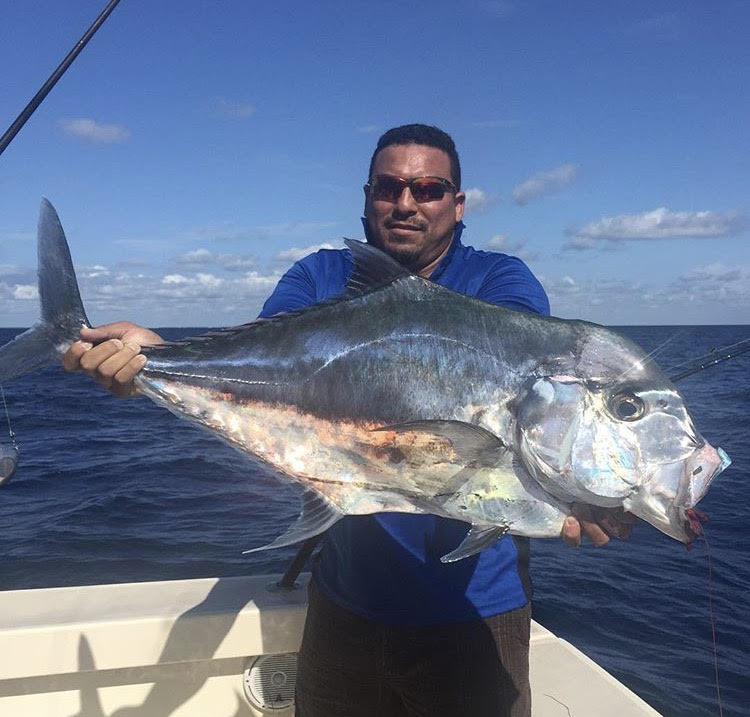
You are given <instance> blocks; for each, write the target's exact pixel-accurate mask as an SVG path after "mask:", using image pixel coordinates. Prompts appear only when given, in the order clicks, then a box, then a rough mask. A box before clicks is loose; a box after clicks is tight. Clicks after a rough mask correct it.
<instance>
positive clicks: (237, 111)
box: [214, 97, 255, 119]
mask: <svg viewBox="0 0 750 717" xmlns="http://www.w3.org/2000/svg"><path fill="white" fill-rule="evenodd" d="M214 107H215V109H216V111H217V112H218V113H219V114H220V115H223V116H224V117H233V118H235V119H247V118H248V117H252V116H253V115H254V114H255V107H254V106H253V105H251V104H250V103H249V102H233V101H232V100H227V99H225V98H223V97H222V98H220V99H218V100H216V104H215V105H214Z"/></svg>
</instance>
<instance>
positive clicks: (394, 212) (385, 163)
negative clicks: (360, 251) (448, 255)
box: [365, 144, 465, 272]
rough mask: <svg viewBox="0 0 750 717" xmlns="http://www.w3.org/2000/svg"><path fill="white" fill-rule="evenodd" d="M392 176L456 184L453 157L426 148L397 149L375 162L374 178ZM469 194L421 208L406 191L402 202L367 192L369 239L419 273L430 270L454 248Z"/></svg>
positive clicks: (386, 151)
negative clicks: (440, 178) (466, 197)
mask: <svg viewBox="0 0 750 717" xmlns="http://www.w3.org/2000/svg"><path fill="white" fill-rule="evenodd" d="M378 174H390V175H393V176H396V177H402V178H403V179H412V178H414V177H443V178H445V179H448V180H451V162H450V158H449V157H448V155H447V154H446V153H445V152H443V150H441V149H437V148H436V147H427V146H425V145H421V144H392V145H390V146H388V147H386V148H385V149H382V150H381V151H380V152H378V154H377V155H376V157H375V163H374V164H373V168H372V175H373V177H374V176H376V175H378ZM464 199H465V195H464V193H463V192H457V193H456V194H453V193H452V192H446V193H445V194H444V195H443V198H442V199H439V200H436V201H432V202H422V203H421V204H419V203H417V202H416V201H415V200H414V197H413V196H412V194H411V191H410V189H409V187H406V188H405V189H404V191H403V192H401V196H400V197H399V198H398V201H396V202H388V201H382V200H378V199H373V198H372V197H371V196H370V195H369V192H368V191H367V189H366V188H365V218H366V219H367V225H368V228H369V240H370V242H371V243H372V244H374V245H375V246H376V247H378V248H379V249H382V250H383V251H385V252H387V253H388V254H390V255H391V256H392V257H393V258H394V259H396V260H397V261H398V262H400V263H401V264H403V265H404V266H406V267H408V268H409V269H411V270H412V271H414V272H419V271H420V270H422V269H424V268H425V267H429V266H430V265H431V264H432V263H433V262H434V261H435V260H436V259H437V258H438V257H439V256H440V255H441V254H443V252H444V251H445V250H446V249H447V248H448V246H449V245H450V243H451V239H452V238H453V230H454V228H455V226H456V222H458V221H459V220H460V219H461V217H462V216H463V214H464Z"/></svg>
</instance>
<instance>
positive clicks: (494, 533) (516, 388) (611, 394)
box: [0, 203, 728, 560]
mask: <svg viewBox="0 0 750 717" xmlns="http://www.w3.org/2000/svg"><path fill="white" fill-rule="evenodd" d="M61 242H62V243H63V244H65V238H64V235H63V234H62V228H61V227H60V225H59V220H57V216H56V214H54V209H52V207H51V205H49V204H48V203H43V205H42V217H41V218H40V247H43V246H46V245H47V244H53V245H59V244H60V243H61ZM349 246H350V249H351V250H352V253H353V256H354V261H355V271H354V274H353V277H352V279H351V281H350V284H349V290H348V294H347V296H345V297H343V298H342V299H341V300H339V301H334V302H326V303H324V304H320V305H317V306H315V307H312V308H310V309H307V310H305V311H301V312H296V313H292V314H286V315H282V316H278V317H275V318H273V319H269V320H261V321H256V322H254V323H251V324H248V325H245V326H242V327H237V328H233V329H226V330H223V331H219V332H214V333H211V334H207V335H204V336H200V337H196V338H193V339H188V340H185V341H179V342H175V343H171V344H165V345H162V346H156V347H151V348H148V349H146V350H145V353H146V354H147V357H148V362H147V364H146V367H145V368H144V370H143V371H142V372H141V374H140V375H139V377H138V378H137V385H138V387H139V389H140V390H141V391H142V392H143V393H144V394H146V395H147V396H149V397H150V398H152V399H153V400H154V401H156V402H157V403H159V404H161V405H163V406H165V407H166V408H168V409H169V410H171V411H172V412H174V413H175V414H177V415H179V416H180V417H182V418H187V419H189V420H191V421H193V422H195V423H197V424H199V425H201V426H202V427H204V428H206V429H208V430H210V431H211V432H213V433H215V434H216V435H218V436H220V437H221V438H222V439H224V440H225V441H227V442H229V443H230V444H231V445H233V446H235V447H237V448H238V449H240V450H241V451H243V452H244V453H246V454H247V455H249V456H250V457H251V458H253V459H255V460H257V461H259V462H260V463H262V464H264V465H266V466H270V467H271V468H273V469H274V470H275V471H276V472H278V473H279V474H281V475H283V476H285V477H287V478H289V479H291V480H293V481H295V482H297V483H299V484H301V485H302V486H303V487H304V489H305V491H306V492H305V496H304V510H303V513H302V515H301V517H300V519H299V520H298V522H297V523H296V524H295V525H294V526H293V527H292V529H291V530H290V531H289V532H288V533H287V534H285V535H284V536H282V537H281V538H279V539H277V540H276V541H274V542H273V543H271V545H270V546H266V547H271V546H278V545H286V544H290V543H292V542H296V541H297V540H301V539H303V538H305V537H309V536H310V535H314V534H316V533H319V532H321V531H322V530H325V529H326V528H327V527H328V526H330V525H332V524H333V523H334V522H335V521H336V520H338V519H339V518H340V517H341V516H342V515H345V514H366V513H373V512H378V511H399V512H429V513H434V514H436V515H441V516H445V517H451V518H458V519H460V520H464V521H466V522H467V523H470V524H471V525H472V528H471V530H470V531H469V533H468V535H467V538H466V539H465V540H464V542H463V543H462V544H461V546H459V547H457V549H456V550H455V551H453V552H452V553H450V554H449V555H448V556H445V558H444V559H446V560H455V559H459V558H461V557H464V556H466V555H470V554H472V553H474V552H477V551H478V550H481V549H482V548H483V547H486V546H487V545H489V544H491V543H492V542H493V541H494V540H496V539H497V538H498V537H499V536H501V535H502V534H504V533H506V532H510V533H514V534H518V535H528V536H538V537H543V536H556V535H559V533H560V530H561V527H562V521H563V520H564V518H565V516H566V515H567V514H568V513H569V511H570V503H572V502H574V501H577V502H585V503H589V504H592V505H598V506H609V507H614V506H622V507H623V508H625V509H627V510H630V511H631V512H633V513H635V514H636V515H638V516H639V517H642V518H643V519H644V520H647V521H648V522H650V523H651V524H653V525H655V526H656V527H657V528H659V529H660V530H662V531H663V532H665V533H667V534H668V535H671V536H673V537H675V538H677V539H679V540H682V541H684V542H690V541H691V540H692V539H693V538H694V537H695V534H696V532H697V531H696V529H695V527H694V525H693V523H694V520H692V519H691V514H690V511H691V510H692V509H693V508H694V506H695V504H696V503H697V501H698V500H700V498H701V497H702V496H703V494H704V493H705V491H706V489H707V487H708V484H709V483H710V482H711V480H712V479H713V478H714V477H715V475H717V474H718V473H719V472H720V471H721V470H722V469H723V468H724V467H726V465H728V459H727V458H726V456H725V455H724V454H723V452H721V450H720V449H719V450H718V451H717V450H716V449H714V448H713V447H711V446H710V445H708V444H707V443H706V441H705V440H704V439H703V438H702V437H701V436H700V434H699V433H698V431H697V430H696V428H695V426H694V425H693V422H692V419H691V418H690V416H689V414H688V412H687V409H686V408H685V405H684V401H683V399H682V397H681V396H680V394H679V392H678V391H677V389H676V388H675V387H674V386H673V385H672V384H671V383H670V382H669V381H668V379H667V378H666V377H665V376H664V375H663V374H662V373H661V371H660V370H659V368H658V367H657V366H656V364H655V363H654V362H653V361H652V360H651V359H650V358H649V357H648V356H646V355H645V354H644V352H643V351H642V350H641V349H640V348H639V347H638V346H636V345H635V344H634V343H633V342H631V341H629V340H628V339H626V338H624V337H622V336H620V335H618V334H616V333H615V332H613V331H611V330H609V329H606V328H604V327H601V326H597V325H594V324H589V323H586V322H581V321H565V320H561V319H555V318H547V317H540V316H537V315H534V314H527V313H522V312H515V311H511V310H509V309H506V308H502V307H498V306H495V305H492V304H487V303H485V302H482V301H479V300H476V299H472V298H468V297H465V296H461V295H459V294H456V293H454V292H452V291H449V290H447V289H445V288H443V287H440V286H438V285H436V284H434V283H432V282H430V281H428V280H425V279H423V278H420V277H418V276H415V275H412V274H410V273H408V272H407V271H406V270H405V269H403V267H401V266H400V265H398V264H397V263H396V262H395V261H393V260H392V259H391V258H390V257H388V256H386V255H384V254H382V253H381V252H379V251H377V250H376V249H374V248H373V247H370V246H368V245H364V244H360V243H358V242H350V243H349ZM65 248H66V251H67V246H66V247H65ZM44 251H45V250H43V249H40V256H41V254H42V253H44ZM65 253H66V252H63V251H61V250H59V249H57V250H56V256H57V257H59V256H63V255H65ZM68 256H69V255H68ZM47 263H49V262H47ZM58 275H59V276H62V277H63V278H64V279H65V281H66V282H67V283H68V284H70V277H71V276H72V277H73V279H72V281H73V284H75V279H74V275H73V273H72V265H71V266H70V268H69V269H65V270H64V271H63V272H58ZM42 281H44V282H45V284H49V285H53V284H54V279H53V278H51V277H49V276H47V275H46V273H45V276H44V277H42V273H41V272H40V284H41V282H42ZM47 293H48V294H49V292H47ZM62 295H63V296H64V297H65V302H67V303H65V305H64V306H63V307H59V306H58V307H57V308H56V309H54V308H53V307H50V306H47V307H46V308H45V307H44V295H42V299H43V312H42V313H43V317H46V316H48V315H50V314H55V313H57V314H60V313H62V314H64V315H65V317H67V318H66V320H65V321H58V323H60V324H63V325H65V326H69V325H70V323H71V319H70V316H72V317H73V319H72V322H73V323H75V322H76V320H78V321H81V320H82V321H85V314H84V312H83V308H82V306H80V300H78V304H76V302H75V298H76V297H77V296H78V292H77V287H76V288H75V291H73V290H72V289H71V288H70V287H68V289H67V290H65V291H63V292H62ZM71 297H72V298H71ZM81 317H82V319H81ZM48 323H49V322H46V321H45V320H44V319H43V321H42V322H41V323H40V324H39V325H38V326H37V328H36V329H34V330H31V332H27V334H26V335H23V336H27V335H28V336H30V337H31V338H27V339H23V336H22V337H19V339H17V340H16V342H18V341H21V343H22V344H23V343H24V342H28V343H29V344H30V345H32V344H38V343H39V334H40V333H41V332H42V331H49V330H48V328H47V326H48ZM79 325H80V323H79ZM40 327H41V328H40ZM66 330H67V329H66ZM35 332H36V333H35ZM66 338H67V341H68V344H69V343H70V341H72V340H75V338H76V337H75V336H74V335H70V336H67V337H66ZM53 343H54V345H55V346H56V347H58V353H59V350H61V349H62V348H64V346H65V341H64V340H62V339H61V337H59V336H57V337H56V338H55V339H54V340H53ZM8 346H10V347H11V348H10V349H8V350H7V356H8V357H9V358H8V360H6V356H5V354H4V353H3V352H5V351H6V348H5V347H3V348H2V349H0V380H3V377H4V376H6V375H8V376H10V375H17V374H18V368H19V364H20V363H21V362H19V360H18V356H22V355H24V354H25V346H23V345H22V346H21V347H20V348H19V347H18V346H16V347H15V348H13V342H12V343H11V344H9V345H8ZM37 353H39V352H37ZM48 353H54V351H48ZM14 357H15V359H14ZM29 363H30V364H31V363H33V362H29ZM37 364H38V361H37ZM14 367H15V368H14Z"/></svg>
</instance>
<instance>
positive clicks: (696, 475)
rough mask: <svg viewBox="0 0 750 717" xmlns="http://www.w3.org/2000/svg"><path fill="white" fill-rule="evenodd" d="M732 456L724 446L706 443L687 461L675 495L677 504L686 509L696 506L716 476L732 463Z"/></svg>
mask: <svg viewBox="0 0 750 717" xmlns="http://www.w3.org/2000/svg"><path fill="white" fill-rule="evenodd" d="M731 463H732V460H731V458H730V457H729V456H728V455H727V454H726V453H725V452H724V449H723V448H714V447H713V446H712V445H710V444H709V443H704V444H703V445H702V446H701V447H700V448H699V449H698V450H696V451H695V452H694V453H693V454H692V455H691V456H690V458H688V460H687V461H685V464H684V468H683V472H682V478H681V479H680V483H679V486H678V490H677V494H676V495H675V499H674V502H675V505H676V506H680V507H682V508H685V509H690V508H695V506H696V505H697V504H698V501H700V500H701V499H702V498H703V496H704V495H706V492H707V491H708V487H709V486H710V485H711V483H712V482H713V480H714V478H716V476H718V475H719V473H721V472H722V471H724V470H725V469H726V468H728V467H729V465H731Z"/></svg>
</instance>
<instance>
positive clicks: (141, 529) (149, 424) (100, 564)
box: [0, 326, 750, 717]
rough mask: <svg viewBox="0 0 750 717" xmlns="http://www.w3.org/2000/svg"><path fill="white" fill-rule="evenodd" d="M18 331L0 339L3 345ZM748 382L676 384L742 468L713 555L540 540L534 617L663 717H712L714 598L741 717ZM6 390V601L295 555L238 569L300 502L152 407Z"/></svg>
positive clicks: (731, 482) (80, 394) (746, 618)
mask: <svg viewBox="0 0 750 717" xmlns="http://www.w3.org/2000/svg"><path fill="white" fill-rule="evenodd" d="M621 330H622V331H623V332H624V333H626V334H628V335H629V336H631V337H632V338H634V339H635V340H636V341H638V342H639V343H640V344H641V345H642V346H643V347H644V348H645V349H646V350H648V351H650V350H652V349H654V348H656V347H657V346H659V345H661V344H662V343H663V342H664V341H665V340H666V339H670V341H669V342H668V343H667V344H666V345H665V346H664V347H663V348H662V349H661V350H660V352H659V354H658V356H657V358H658V361H659V363H660V364H661V365H662V366H663V367H664V368H669V367H673V366H675V365H676V364H678V363H680V362H682V361H685V360H687V359H690V358H692V357H697V356H699V355H702V354H704V353H706V352H707V351H710V350H711V349H712V348H714V347H719V346H724V345H727V344H731V343H733V342H736V341H739V340H742V339H746V338H748V337H750V326H700V327H623V328H622V329H621ZM196 331H197V330H189V329H180V330H177V329H171V330H162V333H164V334H165V335H166V336H168V337H170V338H176V337H178V336H182V335H186V334H190V333H196ZM17 333H18V331H14V330H12V329H0V344H2V343H5V341H7V340H9V339H10V338H11V337H12V336H14V335H15V334H17ZM749 375H750V354H745V355H744V356H742V357H739V358H737V359H735V360H733V361H729V362H727V363H725V364H722V365H720V366H717V367H714V368H711V369H708V370H706V371H702V372H700V373H698V374H696V375H694V376H691V377H688V378H686V379H684V380H683V381H681V382H680V388H681V390H682V391H683V393H684V394H685V396H686V399H687V403H688V406H689V407H690V409H691V411H692V413H693V416H694V418H695V420H696V423H697V425H698V428H699V430H700V431H701V432H702V433H703V434H704V435H705V436H706V438H707V439H708V440H709V441H710V442H711V443H713V444H714V445H720V446H722V447H723V448H724V449H725V450H726V451H727V453H728V454H729V455H730V456H731V457H732V459H733V461H734V464H733V465H732V466H731V467H730V468H729V469H727V471H725V472H724V473H723V474H722V475H721V476H720V477H719V478H718V479H717V480H716V482H715V483H714V484H713V486H712V489H711V490H710V491H709V493H708V495H707V497H706V498H705V499H704V500H703V502H702V503H701V508H702V509H703V510H704V511H705V512H706V513H707V514H708V516H709V518H710V522H709V523H708V524H707V525H706V534H707V539H708V546H707V545H706V544H705V543H704V542H703V541H700V542H697V543H696V545H695V546H694V548H693V550H691V551H689V552H688V551H687V550H686V549H685V548H684V546H682V545H681V544H679V543H677V542H676V541H674V540H671V539H670V538H668V537H666V536H665V535H662V534H661V533H659V532H657V531H656V530H655V529H653V528H651V527H650V526H648V525H646V524H645V523H639V524H638V526H637V529H636V530H635V531H634V533H633V536H632V538H631V539H630V540H629V541H627V542H620V541H612V542H611V543H610V545H608V546H607V547H605V548H600V549H596V548H594V547H592V546H590V545H587V546H584V547H582V548H580V549H571V548H566V547H564V546H563V545H562V543H561V542H559V541H556V540H536V541H532V577H533V580H534V584H535V599H534V616H535V618H536V619H537V620H539V621H540V622H542V623H543V624H544V625H546V626H547V627H549V628H550V629H551V630H552V631H554V632H555V633H557V634H558V635H560V636H561V637H564V638H565V639H567V640H569V641H570V642H572V643H573V644H575V645H576V646H577V647H579V648H580V649H582V650H583V651H584V652H585V653H586V654H588V655H589V656H591V657H592V658H593V659H595V660H596V661H597V662H599V663H600V664H601V665H602V666H604V667H605V668H606V669H607V670H609V671H610V672H611V673H612V674H613V675H615V676H616V677H617V678H618V679H620V680H622V681H623V682H624V683H625V684H627V685H629V686H630V687H631V688H633V689H634V690H635V691H636V692H638V694H640V695H641V696H642V697H643V698H644V699H645V700H647V701H648V702H649V703H650V704H652V705H653V706H654V707H655V708H656V709H657V710H659V711H660V712H662V713H663V714H665V715H670V716H674V717H699V716H700V717H704V716H705V715H718V714H719V708H718V701H717V695H716V686H715V678H714V662H713V661H714V655H713V646H712V636H711V633H712V630H711V621H710V613H709V599H710V600H711V601H712V603H713V612H714V619H715V628H716V642H717V647H716V649H717V653H718V668H719V684H720V688H721V698H722V703H723V714H724V715H725V716H726V717H729V715H741V714H748V707H747V705H748V704H750V680H748V675H750V639H749V638H748V625H750V611H749V610H748V607H749V602H748V595H750V531H748V529H747V528H746V527H745V525H744V523H745V520H747V512H748V503H749V502H750V501H748V497H747V496H748V485H749V484H750V448H749V447H748V438H749V437H750V430H749V429H750V420H749V419H748V405H750V378H748V376H749ZM4 389H5V395H6V398H7V402H8V408H9V411H10V416H11V421H12V425H13V429H14V431H15V432H16V434H17V438H18V441H19V444H20V446H21V450H22V454H21V463H20V466H19V469H18V472H17V475H16V476H15V477H14V479H13V480H12V481H11V482H10V483H9V484H8V485H6V486H5V487H3V488H2V489H0V590H13V589H22V588H38V587H51V586H62V585H86V584H92V583H110V582H129V581H142V580H165V579H180V578H193V577H206V576H227V575H241V574H242V575H247V574H254V573H268V572H280V571H283V570H284V569H285V567H286V566H287V564H288V562H289V560H290V559H291V556H292V555H293V553H294V551H293V550H284V549H282V550H277V551H268V552H266V553H261V554H253V555H242V554H241V552H242V550H244V549H246V548H251V547H256V546H258V545H262V544H264V543H266V542H268V541H269V540H270V539H271V538H272V537H274V536H276V535H277V534H278V533H280V532H282V526H285V525H286V524H288V523H289V522H291V521H292V519H293V518H294V517H295V516H296V514H297V511H298V502H297V497H296V495H295V494H294V492H293V491H292V490H291V489H289V488H288V487H286V486H285V485H284V484H282V483H281V482H279V481H278V480H277V479H276V478H274V476H273V475H270V474H268V473H265V472H260V471H258V470H257V469H256V468H254V467H253V466H252V465H251V464H250V463H249V462H248V461H246V460H245V459H244V458H243V457H242V456H241V455H240V454H239V453H237V452H235V451H234V450H232V449H230V448H229V447H227V446H225V445H224V444H222V443H221V442H219V441H218V440H216V439H213V438H212V437H211V436H209V435H208V434H205V433H203V432H202V431H200V430H198V429H197V428H195V427H193V426H191V425H189V424H188V423H186V422H184V421H180V420H178V419H176V418H175V417H174V416H172V415H171V414H170V413H168V412H167V411H164V410H163V409H160V408H157V407H156V406H155V405H154V404H152V403H151V402H150V401H148V400H146V399H133V400H127V401H119V400H115V399H113V398H111V397H110V396H109V395H108V394H106V393H104V392H102V391H99V390H97V389H95V388H94V387H93V386H92V384H91V382H90V381H88V380H87V379H86V378H84V377H82V376H80V375H65V374H64V373H63V372H62V371H61V370H60V369H58V368H47V369H44V370H41V371H39V372H37V373H35V374H33V375H30V376H25V377H23V378H21V379H18V380H17V381H15V382H12V383H9V384H7V385H5V386H4ZM0 420H4V417H2V416H0ZM2 429H3V424H2V423H0V440H2ZM709 550H710V557H711V564H712V577H711V581H710V583H709V577H708V556H709ZM605 713H606V709H605V708H604V707H603V712H602V714H605Z"/></svg>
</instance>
